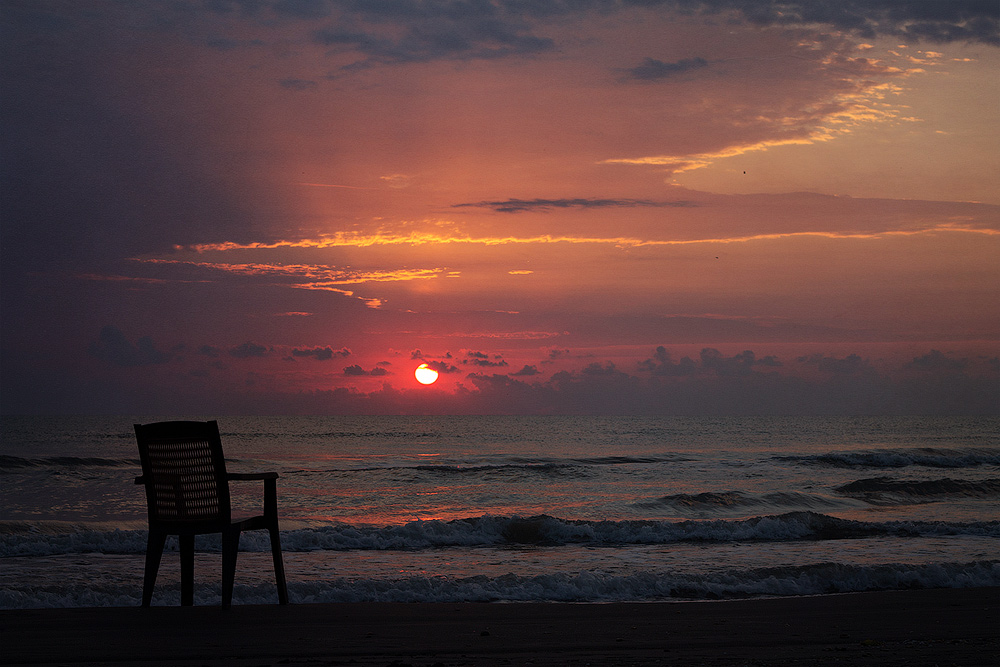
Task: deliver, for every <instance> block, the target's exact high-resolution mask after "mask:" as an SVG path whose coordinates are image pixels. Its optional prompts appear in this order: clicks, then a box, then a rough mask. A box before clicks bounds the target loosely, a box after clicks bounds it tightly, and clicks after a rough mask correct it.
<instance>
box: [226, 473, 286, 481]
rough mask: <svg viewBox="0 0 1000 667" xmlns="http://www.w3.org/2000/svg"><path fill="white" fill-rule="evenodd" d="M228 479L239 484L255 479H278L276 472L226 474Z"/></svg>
mask: <svg viewBox="0 0 1000 667" xmlns="http://www.w3.org/2000/svg"><path fill="white" fill-rule="evenodd" d="M226 478H227V479H230V480H234V481H237V482H246V481H251V480H255V479H265V480H266V479H278V473H276V472H231V473H227V474H226Z"/></svg>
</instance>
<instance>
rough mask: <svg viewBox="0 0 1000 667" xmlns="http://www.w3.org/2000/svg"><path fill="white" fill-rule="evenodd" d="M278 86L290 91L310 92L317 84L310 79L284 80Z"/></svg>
mask: <svg viewBox="0 0 1000 667" xmlns="http://www.w3.org/2000/svg"><path fill="white" fill-rule="evenodd" d="M278 84H280V85H281V87H282V88H287V89H288V90H310V89H312V88H315V87H316V82H315V81H310V80H308V79H282V80H281V81H279V82H278Z"/></svg>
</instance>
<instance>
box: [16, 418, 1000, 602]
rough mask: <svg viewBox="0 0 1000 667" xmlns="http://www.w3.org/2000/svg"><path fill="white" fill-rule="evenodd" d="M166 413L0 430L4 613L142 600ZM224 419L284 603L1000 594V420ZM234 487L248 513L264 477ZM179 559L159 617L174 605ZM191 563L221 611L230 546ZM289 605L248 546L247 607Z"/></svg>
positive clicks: (234, 468)
mask: <svg viewBox="0 0 1000 667" xmlns="http://www.w3.org/2000/svg"><path fill="white" fill-rule="evenodd" d="M175 418H183V419H198V418H199V417H191V416H184V417H175ZM204 418H205V417H201V419H204ZM160 419H163V418H162V417H133V418H129V417H60V418H41V417H4V418H3V419H2V422H0V425H2V443H0V608H30V607H82V606H129V605H137V604H139V601H140V597H141V589H142V568H143V555H144V552H145V539H146V533H145V525H146V507H145V496H144V494H143V490H142V487H139V486H135V485H134V484H133V478H134V476H135V475H137V474H139V462H138V454H137V451H136V447H135V441H134V435H133V431H132V424H133V423H136V422H139V423H145V422H150V421H158V420H160ZM218 420H219V425H220V430H221V431H222V438H223V445H224V447H225V449H226V455H227V459H228V463H227V465H228V467H229V470H230V471H231V472H253V471H269V470H275V471H277V472H278V473H279V474H280V479H279V480H278V494H279V513H280V517H281V528H282V536H281V538H282V546H283V549H284V558H285V568H286V571H287V575H288V582H289V584H288V586H289V596H290V598H291V601H292V602H293V603H312V602H352V601H448V602H452V601H490V602H521V601H560V602H609V601H670V600H716V599H730V598H747V597H764V596H796V595H817V594H829V593H841V592H851V591H868V590H892V589H905V588H934V587H978V586H1000V502H998V501H1000V419H998V418H988V417H986V418H984V417H954V418H942V417H926V418H925V417H916V418H900V417H885V418H880V417H856V418H850V417H815V418H801V417H794V418H793V417H788V418H778V417H773V418H771V417H732V418H677V417H662V418H649V417H401V416H400V417H220V418H218ZM233 484H234V486H233V491H234V505H235V507H236V510H237V512H239V511H246V512H252V511H254V508H255V506H259V502H260V495H261V490H260V483H259V482H234V483H233ZM167 550H168V553H166V554H164V558H163V561H162V564H161V568H160V574H159V578H158V580H157V587H156V593H155V595H154V598H153V604H154V605H155V604H166V605H173V604H178V603H179V599H180V590H179V589H180V586H179V574H178V572H179V566H178V562H177V561H178V558H177V554H176V553H175V552H176V550H177V546H176V542H174V541H168V543H167ZM196 550H197V551H196V561H195V604H218V602H219V599H220V569H221V556H220V543H219V540H218V538H213V537H209V536H206V537H204V538H201V537H199V538H198V540H197V541H196ZM171 552H174V553H171ZM276 600H277V596H276V593H275V588H274V579H273V573H272V571H271V564H270V552H269V546H268V539H267V534H266V532H263V531H259V532H256V533H244V535H243V537H242V540H241V551H240V555H239V562H238V565H237V573H236V591H235V595H234V604H249V603H269V602H275V601H276Z"/></svg>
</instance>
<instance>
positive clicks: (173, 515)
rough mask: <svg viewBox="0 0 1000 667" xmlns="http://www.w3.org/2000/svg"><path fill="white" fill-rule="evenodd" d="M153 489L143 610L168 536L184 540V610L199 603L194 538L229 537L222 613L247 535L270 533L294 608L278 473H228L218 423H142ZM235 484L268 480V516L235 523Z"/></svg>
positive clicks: (280, 578) (281, 595)
mask: <svg viewBox="0 0 1000 667" xmlns="http://www.w3.org/2000/svg"><path fill="white" fill-rule="evenodd" d="M135 438H136V442H137V443H138V445H139V460H140V462H141V463H142V476H141V477H136V478H135V483H136V484H143V485H144V486H145V487H146V504H147V507H148V510H149V541H148V543H147V545H146V567H145V576H144V577H143V582H142V606H143V607H148V606H149V605H150V603H151V601H152V599H153V586H154V585H155V583H156V573H157V570H159V567H160V558H161V556H162V555H163V546H164V544H165V542H166V539H167V536H168V535H177V536H178V540H179V542H180V556H181V604H182V605H192V604H194V536H195V535H203V534H208V533H221V535H222V607H223V608H224V609H228V608H229V606H230V605H231V604H232V599H233V583H234V580H235V576H236V555H237V552H238V550H239V544H240V533H241V532H242V531H244V530H260V529H266V530H267V531H268V532H269V533H270V535H271V555H272V556H273V558H274V578H275V582H276V583H277V587H278V602H279V603H280V604H288V590H287V586H286V584H285V567H284V564H283V562H282V558H281V541H280V537H279V535H278V492H277V481H276V480H277V479H278V473H276V472H265V473H250V474H240V473H228V472H226V460H225V457H224V456H223V453H222V441H221V439H220V438H219V425H218V423H217V422H216V421H208V422H195V421H168V422H157V423H152V424H135ZM230 480H263V482H264V514H263V515H260V516H253V517H250V518H247V519H241V520H239V521H233V519H232V511H231V507H230V496H229V482H230Z"/></svg>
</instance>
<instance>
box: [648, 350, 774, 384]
mask: <svg viewBox="0 0 1000 667" xmlns="http://www.w3.org/2000/svg"><path fill="white" fill-rule="evenodd" d="M782 365H783V364H782V362H781V361H779V360H778V358H777V357H775V356H773V355H769V356H766V357H763V358H760V359H758V358H757V355H756V354H754V352H753V351H752V350H744V351H743V352H740V353H739V354H735V355H733V356H731V357H727V356H725V355H723V354H722V353H721V352H719V351H718V350H716V349H715V348H712V347H706V348H704V349H702V351H701V354H700V355H699V359H698V361H695V360H693V359H691V358H690V357H683V358H682V359H681V360H680V361H678V362H676V363H674V362H673V361H672V360H671V358H670V352H668V351H667V349H666V348H665V347H663V346H662V345H661V346H659V347H657V348H656V349H655V350H654V351H653V356H652V357H651V358H649V359H646V360H645V361H641V362H639V365H638V368H639V370H640V371H642V372H648V373H651V374H652V375H654V376H663V377H685V376H692V375H698V374H706V373H714V374H715V375H719V376H736V375H749V374H750V373H753V372H754V368H758V367H764V368H778V367H781V366H782Z"/></svg>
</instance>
